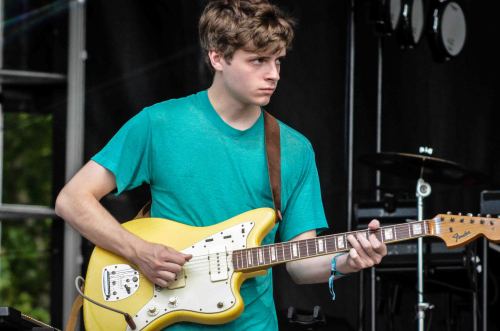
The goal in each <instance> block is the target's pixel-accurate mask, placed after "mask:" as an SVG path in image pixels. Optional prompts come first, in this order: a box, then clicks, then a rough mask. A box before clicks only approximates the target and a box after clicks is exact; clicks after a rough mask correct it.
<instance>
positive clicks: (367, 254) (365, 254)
mask: <svg viewBox="0 0 500 331" xmlns="http://www.w3.org/2000/svg"><path fill="white" fill-rule="evenodd" d="M379 228H380V223H379V221H377V220H372V221H371V222H370V224H368V229H370V230H372V231H375V230H378V229H379ZM368 238H369V239H366V236H365V235H364V234H361V233H358V234H357V235H356V236H354V235H352V234H351V235H348V236H347V240H348V241H349V243H350V244H351V246H352V247H353V248H351V249H350V251H349V254H347V256H346V260H345V263H346V266H347V267H348V268H350V269H352V270H353V271H359V270H361V269H365V268H370V267H373V266H374V265H377V264H379V263H380V261H382V258H383V257H384V256H385V255H387V246H386V245H385V244H384V243H382V242H380V240H378V239H377V237H376V236H375V234H374V233H371V234H370V235H369V236H368Z"/></svg>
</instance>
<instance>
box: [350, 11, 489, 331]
mask: <svg viewBox="0 0 500 331" xmlns="http://www.w3.org/2000/svg"><path fill="white" fill-rule="evenodd" d="M404 11H405V10H404V9H403V12H404ZM421 150H423V151H426V152H427V154H430V153H431V151H432V149H430V148H428V147H427V148H423V149H422V148H421ZM359 160H360V161H361V162H362V163H364V164H366V165H368V166H371V167H374V168H375V169H377V170H379V171H381V172H387V173H389V174H392V175H395V176H399V177H405V178H410V179H415V178H416V179H417V185H416V193H415V195H416V198H417V216H418V217H417V219H418V220H423V219H424V203H423V202H424V199H425V198H427V197H428V196H429V195H430V194H431V192H432V187H431V185H430V183H429V182H428V181H432V182H437V183H446V184H461V185H472V184H481V183H484V182H486V180H487V178H488V177H487V176H486V175H484V174H482V173H480V172H477V171H471V170H467V169H465V168H464V167H463V166H461V165H459V164H458V163H455V162H451V161H447V160H444V159H439V158H435V157H432V156H430V155H415V154H408V153H394V152H381V153H375V154H369V155H363V156H361V157H360V158H359ZM417 245H418V249H417V253H418V260H417V278H418V284H417V288H418V300H417V320H418V330H419V331H423V330H424V320H425V312H426V311H427V310H428V309H429V308H430V307H431V306H432V305H431V304H430V303H427V302H424V288H423V283H424V282H423V276H424V275H423V239H422V238H418V241H417Z"/></svg>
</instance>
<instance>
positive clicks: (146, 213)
mask: <svg viewBox="0 0 500 331" xmlns="http://www.w3.org/2000/svg"><path fill="white" fill-rule="evenodd" d="M150 216H151V200H149V201H148V202H146V204H145V205H144V206H142V208H141V210H139V212H138V213H137V215H135V217H134V219H138V218H145V217H150Z"/></svg>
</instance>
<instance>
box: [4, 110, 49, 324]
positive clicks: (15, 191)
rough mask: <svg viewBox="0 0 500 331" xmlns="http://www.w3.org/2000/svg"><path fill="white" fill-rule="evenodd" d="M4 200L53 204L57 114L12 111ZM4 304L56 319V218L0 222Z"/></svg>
mask: <svg viewBox="0 0 500 331" xmlns="http://www.w3.org/2000/svg"><path fill="white" fill-rule="evenodd" d="M3 164H4V169H3V202H4V203H14V204H36V205H46V206H50V205H52V201H51V200H52V199H51V196H52V116H51V115H39V114H36V115H33V114H24V113H20V114H19V113H16V114H12V113H7V114H5V119H4V163H3ZM0 222H1V223H2V224H1V230H2V231H1V245H0V305H1V306H11V307H14V308H16V309H18V310H20V311H21V312H23V313H24V314H27V315H30V316H32V317H34V318H37V319H39V320H41V321H44V322H46V323H49V322H50V314H49V311H50V230H51V224H52V220H51V219H44V220H40V219H37V220H35V219H23V220H18V219H16V220H0Z"/></svg>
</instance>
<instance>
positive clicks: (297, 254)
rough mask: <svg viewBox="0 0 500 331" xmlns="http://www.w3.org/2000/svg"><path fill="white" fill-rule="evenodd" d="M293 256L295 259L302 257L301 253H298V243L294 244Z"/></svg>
mask: <svg viewBox="0 0 500 331" xmlns="http://www.w3.org/2000/svg"><path fill="white" fill-rule="evenodd" d="M292 256H293V257H296V256H300V251H298V249H297V243H293V244H292Z"/></svg>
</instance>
